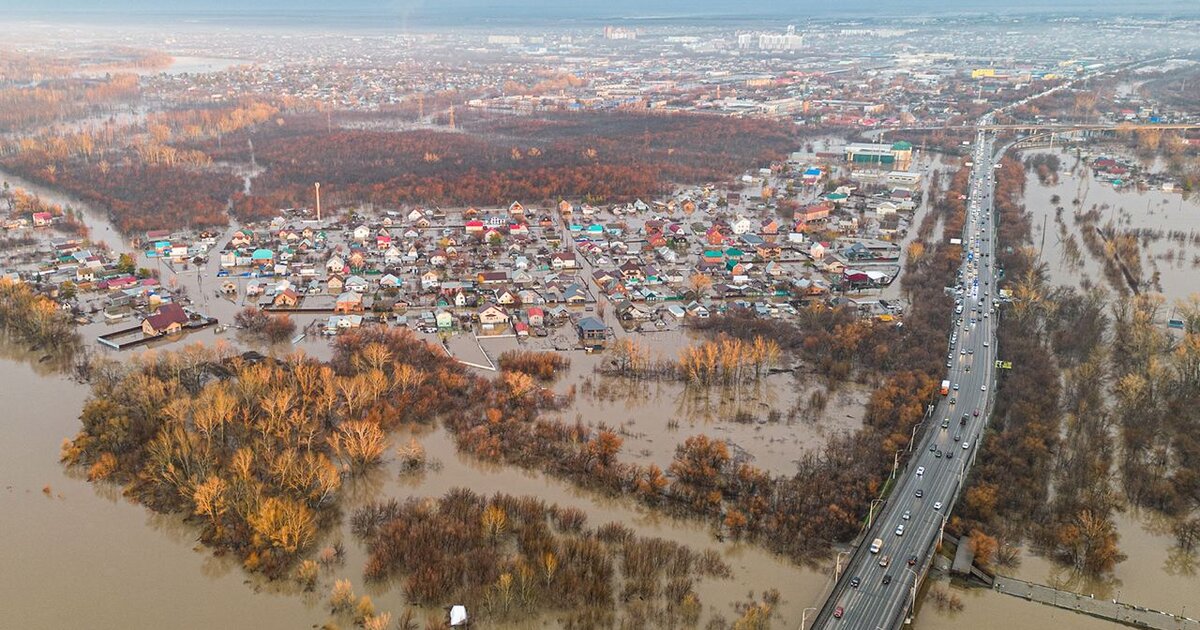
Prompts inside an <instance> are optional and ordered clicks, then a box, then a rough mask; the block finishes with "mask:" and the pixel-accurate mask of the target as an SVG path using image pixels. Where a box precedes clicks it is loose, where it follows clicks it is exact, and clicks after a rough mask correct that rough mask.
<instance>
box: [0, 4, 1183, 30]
mask: <svg viewBox="0 0 1200 630" xmlns="http://www.w3.org/2000/svg"><path fill="white" fill-rule="evenodd" d="M0 8H4V9H5V13H6V15H7V16H8V17H9V18H10V19H14V18H15V19H36V20H49V21H59V20H62V21H71V20H74V19H79V18H89V19H92V18H97V19H102V20H108V19H116V18H120V19H122V20H126V21H127V20H129V19H131V18H132V19H133V20H134V21H135V22H139V21H140V22H158V21H187V22H202V23H203V22H212V23H228V22H230V21H232V22H238V21H240V20H244V19H254V20H259V19H277V20H280V21H282V22H292V23H304V22H306V21H314V22H316V21H325V20H333V21H334V22H341V23H346V22H354V21H355V20H357V19H361V18H367V17H370V18H379V19H384V20H387V19H394V20H398V21H401V22H403V23H407V24H429V25H471V24H475V25H487V24H497V23H510V24H522V23H527V24H540V23H546V22H581V23H589V22H597V21H620V20H631V21H637V20H664V21H671V20H674V19H679V20H685V21H686V20H691V21H696V20H700V21H706V20H709V21H710V20H717V19H721V20H729V21H731V22H737V21H740V20H764V19H767V20H769V19H773V18H777V19H782V20H793V21H802V20H805V19H819V20H830V19H837V18H839V17H844V18H847V19H864V18H872V17H877V18H887V17H908V18H912V17H921V16H947V17H948V16H954V15H973V14H980V13H985V14H986V13H993V14H998V15H1022V14H1038V15H1077V16H1080V17H1088V16H1093V15H1094V16H1100V15H1103V16H1108V17H1111V16H1121V15H1136V16H1140V17H1156V18H1178V17H1195V16H1198V15H1200V3H1196V2H1188V1H1184V0H1167V1H1165V2H1150V1H1147V0H1131V1H1129V2H1120V3H1116V2H1110V3H1105V4H1104V6H1101V7H1097V6H1095V5H1094V3H1093V2H1088V1H1086V0H1062V1H1059V2H1054V3H1047V2H1044V1H1041V0H1036V1H1035V0H1013V1H1004V2H999V1H996V0H961V1H958V2H955V3H953V4H952V5H951V6H947V4H946V3H945V2H942V1H939V0H915V1H911V0H877V1H874V2H871V1H867V0H846V1H844V2H840V3H837V4H836V5H831V4H829V3H824V2H811V1H803V2H794V3H789V4H786V5H780V4H767V3H763V2H761V1H758V0H721V1H717V0H663V1H658V2H653V3H646V2H643V1H638V0H607V1H603V2H598V1H592V0H588V1H582V2H571V3H564V2H561V1H557V0H525V1H517V0H500V1H497V0H440V1H438V2H430V1H427V0H385V1H384V2H371V1H369V0H343V1H341V2H338V3H337V4H336V6H332V7H331V6H330V4H329V3H328V2H320V1H318V0H294V1H290V2H285V1H282V0H258V1H253V2H245V1H241V2H239V1H237V0H208V1H205V0H175V1H173V2H170V3H169V6H164V3H162V2H154V1H153V0H114V1H107V2H104V3H103V4H100V5H97V3H95V2H91V1H89V0H48V1H46V2H42V3H40V4H39V6H38V7H36V8H30V7H29V5H28V4H27V3H26V2H19V1H14V0H0ZM366 24H369V25H372V26H386V23H385V24H380V23H378V22H377V21H374V20H367V21H366ZM366 24H364V25H366Z"/></svg>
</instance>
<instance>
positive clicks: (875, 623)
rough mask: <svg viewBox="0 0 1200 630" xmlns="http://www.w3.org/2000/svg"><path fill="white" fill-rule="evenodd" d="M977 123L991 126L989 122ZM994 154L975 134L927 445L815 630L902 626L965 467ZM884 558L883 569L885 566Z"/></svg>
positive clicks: (977, 367) (987, 277) (988, 359)
mask: <svg viewBox="0 0 1200 630" xmlns="http://www.w3.org/2000/svg"><path fill="white" fill-rule="evenodd" d="M981 122H982V123H986V122H990V116H988V117H985V119H984V120H983V121H981ZM993 150H994V149H993V139H992V138H991V137H990V136H989V135H988V134H986V132H982V131H981V132H980V133H979V134H978V136H977V137H976V141H975V147H974V150H973V153H972V159H973V161H974V167H973V173H972V178H971V186H970V195H969V198H968V202H967V220H966V225H965V227H964V230H963V232H964V234H963V249H964V256H963V265H962V267H961V268H960V270H959V282H958V284H957V285H956V291H957V292H958V294H957V295H956V300H958V302H959V303H958V306H956V310H958V308H959V306H961V312H960V313H957V314H955V316H954V322H953V328H952V332H951V338H950V344H949V346H948V348H947V353H946V368H947V369H946V372H947V375H946V376H945V377H944V378H946V379H948V380H949V381H950V383H951V390H950V392H949V395H947V396H945V397H942V398H941V399H940V400H939V401H938V402H937V405H936V406H935V408H934V411H933V413H932V415H931V416H930V417H929V418H927V419H926V420H925V423H926V426H925V427H924V428H923V429H924V430H923V434H924V437H923V439H922V440H921V441H920V443H919V444H918V445H914V449H917V448H919V449H920V451H919V452H916V453H915V454H914V455H913V457H912V458H911V460H910V462H909V464H908V466H907V467H906V468H905V469H904V470H903V471H901V472H900V473H898V474H897V478H896V482H895V486H894V488H893V490H892V494H891V496H890V498H889V499H888V501H887V503H886V505H884V507H883V509H882V510H881V511H880V512H879V514H878V515H877V516H876V519H875V522H874V523H872V528H871V530H870V532H869V533H868V535H867V537H866V539H865V540H864V541H863V543H862V545H861V546H860V549H858V550H857V551H855V553H854V554H853V555H852V556H851V558H850V561H849V563H848V566H846V568H845V569H844V570H843V571H842V572H841V576H842V579H840V580H838V581H837V582H836V583H835V585H834V590H833V593H832V594H831V595H830V596H829V599H828V600H826V602H825V606H824V607H823V608H822V609H821V611H820V613H819V614H818V615H817V617H816V619H815V621H814V623H813V626H812V627H814V628H854V629H859V628H866V629H874V628H885V629H887V628H894V627H897V626H898V625H899V623H900V622H901V620H902V618H903V616H904V615H905V613H906V611H908V610H909V607H910V606H911V605H912V602H913V601H914V599H915V595H916V587H917V586H918V585H919V584H920V582H921V575H920V574H921V573H922V571H923V570H924V569H925V567H926V566H927V565H928V562H929V561H930V560H931V558H932V551H933V548H934V546H935V545H936V544H937V541H938V536H939V533H940V531H941V528H942V527H943V525H944V520H945V519H946V518H947V517H948V516H949V512H950V508H951V507H952V503H953V501H954V499H955V497H956V495H957V492H958V488H959V485H960V484H961V483H962V481H963V477H964V473H965V469H966V467H968V466H969V464H970V462H971V461H973V459H974V455H975V453H976V451H977V449H978V442H979V438H980V436H981V435H982V433H983V428H984V423H985V422H986V419H987V414H988V411H989V409H988V400H989V396H990V395H991V394H992V392H991V386H992V373H993V365H994V361H995V360H996V357H995V350H996V344H995V325H994V324H995V313H994V309H993V304H994V300H995V298H996V297H997V296H996V278H995V267H994V262H995V240H994V234H993V232H994V228H993V226H994V221H993V220H992V213H993V208H992V190H993V187H994V186H993V177H994V175H993V173H994V169H993V166H994V164H995V162H994V159H995V157H994V155H993ZM901 527H903V531H902V532H901V531H900V528H901ZM876 537H878V538H881V539H883V546H882V549H881V550H880V551H879V552H878V553H870V552H869V550H868V549H867V547H868V546H869V545H870V544H871V541H872V539H874V538H876ZM885 557H886V558H887V560H888V563H887V566H882V561H883V560H884V558H885ZM910 558H911V559H913V562H914V564H913V565H909V560H910ZM885 580H886V581H887V582H888V583H886V584H885V583H884V582H885ZM839 609H840V610H839ZM838 614H840V618H839V617H838V616H837V615H838ZM802 630H803V628H802Z"/></svg>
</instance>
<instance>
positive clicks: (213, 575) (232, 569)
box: [0, 345, 828, 629]
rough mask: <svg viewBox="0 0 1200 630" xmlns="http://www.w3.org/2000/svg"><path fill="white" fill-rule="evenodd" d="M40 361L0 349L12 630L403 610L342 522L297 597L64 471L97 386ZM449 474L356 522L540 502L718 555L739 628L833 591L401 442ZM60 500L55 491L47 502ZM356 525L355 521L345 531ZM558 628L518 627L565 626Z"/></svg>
mask: <svg viewBox="0 0 1200 630" xmlns="http://www.w3.org/2000/svg"><path fill="white" fill-rule="evenodd" d="M38 359H39V357H38V356H37V355H36V354H29V353H25V352H21V351H19V350H16V349H14V348H12V347H11V346H10V345H4V346H2V347H0V379H2V382H3V383H4V387H3V388H0V408H3V409H4V410H5V413H4V414H3V421H2V422H0V481H2V483H3V488H0V514H2V515H3V518H0V545H2V547H0V548H2V549H3V552H2V553H0V557H3V558H4V571H2V572H0V610H3V613H0V615H2V616H0V627H14V628H61V627H68V626H72V625H79V620H81V619H86V620H87V623H86V624H85V625H86V627H88V628H96V629H106V628H153V627H159V628H214V627H217V628H235V627H236V628H242V627H255V628H302V627H311V626H313V625H314V624H316V625H319V624H321V623H323V622H324V621H326V620H327V618H328V615H327V613H326V607H325V600H324V597H325V595H326V594H327V593H328V589H329V587H330V585H331V584H332V582H333V580H334V579H336V578H340V577H345V578H348V579H350V580H351V581H352V582H353V583H354V585H355V590H356V591H357V592H359V593H367V594H370V595H371V597H372V599H373V600H374V601H375V603H376V606H377V607H378V608H379V609H380V610H386V611H392V612H395V613H398V612H400V611H402V610H403V607H404V601H403V595H402V594H401V593H400V591H399V589H398V588H394V587H393V588H388V587H382V586H378V585H366V584H364V583H363V580H362V567H363V565H364V563H365V559H366V555H365V551H364V550H363V549H362V548H361V547H360V546H359V545H358V543H357V542H356V541H355V540H354V539H353V537H352V536H351V535H350V533H349V525H348V523H347V522H343V523H342V525H341V526H340V527H338V528H336V529H335V530H334V531H332V532H329V533H328V535H327V536H326V538H325V539H324V540H323V541H322V543H321V544H323V545H326V544H331V543H332V542H334V541H337V540H341V541H342V542H343V543H344V544H345V547H346V551H347V558H346V563H345V564H344V565H342V566H341V567H339V568H336V569H335V570H334V571H333V572H324V573H323V574H322V577H321V585H320V586H319V587H318V594H316V595H314V594H302V593H296V592H292V590H291V589H290V588H288V587H286V586H284V587H281V586H280V585H277V584H269V583H265V582H263V581H261V580H260V579H259V578H257V577H256V576H250V575H248V574H246V573H245V572H244V571H242V569H241V568H240V566H238V564H237V563H236V562H235V561H231V560H228V559H225V558H218V557H214V556H213V555H212V554H211V553H210V551H209V550H208V549H207V548H204V547H202V546H201V545H200V544H199V543H198V542H197V540H196V535H197V532H198V530H197V529H196V528H195V527H193V526H192V525H191V524H188V523H185V522H184V521H183V520H182V519H180V518H179V517H175V516H162V515H157V514H154V513H152V512H150V511H148V510H146V509H145V508H143V507H142V506H140V505H137V504H134V503H133V502H131V501H129V500H127V499H124V498H123V497H121V496H120V492H119V490H118V489H117V488H115V487H113V486H109V485H104V484H89V483H88V482H87V481H86V480H84V479H82V478H81V477H80V476H79V475H78V474H77V473H75V472H72V471H67V470H64V469H63V468H62V466H60V464H59V463H58V451H59V447H60V445H61V443H62V440H63V439H64V438H66V437H69V436H72V435H74V433H75V432H76V430H77V428H78V415H79V410H80V409H81V408H82V405H83V403H84V401H85V399H86V397H87V394H88V388H87V386H86V385H83V384H80V383H77V382H75V381H73V380H71V379H69V378H66V377H64V376H62V375H60V374H57V373H55V372H54V371H53V370H52V369H50V368H49V367H48V366H46V365H44V364H40V363H38ZM409 437H416V438H417V439H418V440H419V441H420V442H421V443H422V444H423V445H424V446H425V448H426V450H427V452H428V454H429V457H430V458H431V459H433V460H436V461H438V462H439V463H440V467H439V468H438V469H436V470H432V471H429V472H426V473H425V474H423V475H420V476H418V477H405V476H401V475H400V474H399V465H398V462H396V461H390V462H389V463H388V465H387V466H386V467H385V468H384V469H382V470H379V471H377V472H376V474H374V475H370V476H368V477H366V478H364V479H358V480H355V481H353V482H352V483H348V484H347V486H346V489H345V492H346V497H345V501H344V506H345V508H346V514H350V513H352V512H353V510H354V509H356V508H357V507H360V506H361V505H364V504H365V503H367V502H368V501H370V500H372V499H376V500H380V499H386V498H389V497H395V498H399V499H404V498H407V497H413V496H437V495H440V494H442V493H444V492H446V491H447V490H449V489H451V488H453V487H458V486H466V487H469V488H472V489H473V490H475V491H476V492H480V493H485V494H491V493H496V492H505V493H510V494H516V495H536V496H538V497H541V498H543V499H544V500H546V501H548V502H553V503H559V504H561V505H564V506H573V507H577V508H579V509H582V510H583V511H584V512H586V513H587V514H588V517H589V524H590V525H592V526H597V525H600V524H603V523H605V522H609V521H618V522H621V523H624V524H625V525H627V526H628V527H630V528H631V529H633V530H634V531H635V532H637V533H638V534H641V535H648V536H659V537H663V538H667V539H670V540H674V541H677V542H680V543H683V544H686V545H688V546H691V547H692V548H694V549H696V550H704V549H716V550H718V551H719V552H720V553H721V554H722V556H723V557H724V558H725V560H726V561H727V562H728V563H729V564H730V566H731V567H732V568H733V573H734V576H733V578H732V579H729V580H706V581H703V582H701V583H700V584H699V586H698V588H697V591H698V594H699V596H700V599H701V601H702V602H703V603H704V605H705V616H710V615H712V614H714V613H720V614H721V615H723V616H724V617H725V618H726V619H729V620H732V619H734V618H735V617H736V615H735V613H734V610H733V605H734V603H735V602H738V601H742V600H745V599H747V597H748V596H749V595H750V594H751V593H753V594H754V595H755V596H761V594H762V592H763V591H765V590H767V589H770V588H778V589H779V590H780V592H781V593H782V595H783V601H782V602H781V604H780V606H779V608H778V612H779V615H780V617H779V618H780V619H783V620H786V621H785V622H784V625H789V624H790V623H791V621H790V620H793V619H797V618H799V615H800V612H801V610H802V609H803V608H804V607H806V606H811V605H813V603H814V602H816V601H817V600H818V599H819V598H820V594H821V592H822V590H823V589H824V588H825V586H826V585H827V583H828V576H827V574H826V573H825V572H823V571H821V570H813V569H808V568H803V567H798V566H796V565H794V564H792V563H790V562H788V561H786V560H784V559H782V558H780V557H778V556H775V555H773V554H771V553H768V552H767V551H764V550H763V549H762V548H760V547H757V546H754V545H748V544H735V543H726V542H720V541H717V540H716V539H715V538H714V537H713V536H712V534H711V532H710V530H709V529H708V528H707V527H706V526H705V525H703V524H701V523H698V522H695V521H688V520H679V519H675V518H671V517H667V516H663V515H662V514H658V513H655V512H652V511H650V510H648V509H646V508H644V507H642V506H639V505H637V504H636V503H634V502H632V501H627V500H623V499H613V498H606V497H600V496H597V495H595V494H594V493H591V492H588V491H582V490H579V489H577V488H575V487H574V486H572V485H570V484H567V483H564V482H561V481H558V480H556V479H553V478H549V477H546V476H545V475H541V474H538V473H533V472H529V471H523V470H517V469H513V468H509V467H503V466H495V465H489V464H484V463H481V462H479V461H477V460H474V459H472V458H469V457H466V456H463V455H460V454H459V453H458V452H457V451H456V450H455V447H454V443H453V439H452V438H451V436H449V435H448V434H447V433H446V432H444V431H443V430H441V429H440V428H420V429H417V430H416V431H415V432H411V433H410V432H408V431H402V432H400V433H398V434H397V435H395V436H394V440H393V442H394V443H406V442H407V441H408V439H409ZM43 489H48V492H43ZM345 520H348V519H344V521H345ZM556 626H557V620H556V619H554V618H553V617H552V616H548V617H544V618H541V619H538V620H536V621H533V622H530V623H527V624H520V625H519V626H518V627H522V628H525V627H556Z"/></svg>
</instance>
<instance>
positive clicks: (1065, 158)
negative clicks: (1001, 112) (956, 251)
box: [1021, 149, 1200, 304]
mask: <svg viewBox="0 0 1200 630" xmlns="http://www.w3.org/2000/svg"><path fill="white" fill-rule="evenodd" d="M1051 152H1052V153H1053V154H1055V155H1057V156H1058V158H1059V160H1060V161H1061V164H1062V167H1061V169H1060V172H1059V181H1058V183H1057V185H1043V184H1042V183H1041V182H1039V181H1038V179H1037V177H1036V175H1034V174H1033V173H1029V174H1028V181H1027V184H1026V189H1025V207H1026V209H1027V210H1028V211H1029V213H1030V215H1031V222H1032V226H1033V245H1034V247H1036V248H1039V249H1040V250H1041V252H1042V260H1043V261H1045V262H1046V263H1047V265H1048V268H1049V273H1050V281H1051V282H1052V283H1055V284H1061V285H1067V286H1079V283H1080V282H1081V281H1082V279H1083V278H1085V277H1086V278H1088V279H1089V280H1090V281H1091V282H1092V283H1093V284H1098V283H1105V282H1106V281H1105V278H1104V274H1103V271H1102V269H1103V267H1102V263H1101V262H1099V261H1097V260H1095V258H1093V257H1092V256H1091V254H1090V253H1089V252H1088V251H1087V248H1086V247H1085V246H1084V245H1083V241H1082V239H1081V238H1080V236H1079V230H1080V226H1078V225H1077V224H1076V223H1075V220H1074V217H1073V212H1074V211H1076V210H1079V211H1082V212H1087V211H1088V210H1090V209H1092V208H1093V207H1096V208H1097V209H1098V210H1099V211H1100V212H1101V219H1100V221H1099V222H1098V223H1099V225H1101V226H1103V225H1104V224H1105V223H1107V222H1108V221H1109V220H1110V219H1111V220H1112V221H1113V223H1114V224H1115V225H1116V226H1117V227H1118V228H1119V229H1122V230H1129V229H1138V228H1144V229H1149V230H1158V231H1162V232H1163V238H1161V239H1158V240H1152V241H1149V243H1148V244H1147V243H1146V242H1145V241H1142V242H1141V243H1140V244H1141V245H1142V247H1141V248H1140V251H1141V266H1142V278H1143V279H1145V280H1150V279H1152V276H1153V274H1154V272H1155V271H1158V272H1159V284H1160V285H1161V290H1160V291H1157V292H1159V293H1162V294H1163V295H1164V296H1165V297H1166V298H1167V302H1168V304H1172V303H1174V302H1175V301H1176V300H1178V299H1181V298H1185V297H1187V296H1188V295H1190V294H1191V293H1194V292H1196V291H1197V290H1200V286H1198V285H1197V283H1196V273H1197V272H1198V271H1200V264H1197V262H1200V259H1198V258H1196V257H1197V256H1198V255H1200V244H1192V243H1191V237H1192V235H1200V199H1198V198H1197V197H1196V196H1192V197H1190V198H1186V199H1185V198H1184V197H1183V195H1182V194H1180V193H1178V192H1164V191H1162V190H1136V189H1132V188H1121V189H1116V188H1113V187H1112V185H1110V184H1108V183H1106V182H1103V181H1101V180H1098V179H1095V178H1093V177H1092V175H1091V170H1090V169H1088V168H1086V166H1085V165H1084V164H1083V162H1082V161H1080V160H1079V159H1078V158H1077V157H1076V156H1075V155H1074V154H1071V153H1068V152H1067V151H1066V150H1063V149H1057V150H1053V151H1050V150H1043V151H1037V152H1034V151H1027V152H1024V153H1022V154H1021V155H1022V157H1023V158H1024V157H1028V156H1031V155H1036V154H1037V153H1051ZM1054 195H1058V196H1059V201H1058V203H1057V204H1054V203H1051V198H1052V197H1053V196H1054ZM1075 199H1079V200H1080V204H1079V205H1078V206H1075V205H1073V201H1074V200H1075ZM1059 206H1061V207H1062V208H1063V213H1062V219H1061V221H1062V226H1061V227H1060V226H1059V225H1058V224H1056V222H1055V213H1056V208H1057V207H1059ZM1043 225H1044V226H1045V234H1044V237H1043V232H1042V227H1043ZM1063 230H1065V235H1064V234H1063V233H1062V231H1063ZM1171 231H1178V232H1183V233H1185V234H1186V235H1187V238H1186V241H1185V242H1184V243H1180V242H1179V241H1177V240H1171V239H1169V238H1167V236H1166V233H1168V232H1171ZM1071 237H1074V240H1075V242H1076V243H1077V244H1078V247H1079V251H1080V253H1081V254H1082V260H1081V261H1078V262H1077V263H1073V261H1072V257H1071V256H1070V255H1069V254H1068V250H1069V249H1070V246H1069V245H1067V241H1068V240H1070V239H1071Z"/></svg>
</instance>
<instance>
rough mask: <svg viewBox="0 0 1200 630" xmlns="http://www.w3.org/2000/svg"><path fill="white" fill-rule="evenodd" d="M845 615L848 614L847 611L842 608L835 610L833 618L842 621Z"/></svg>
mask: <svg viewBox="0 0 1200 630" xmlns="http://www.w3.org/2000/svg"><path fill="white" fill-rule="evenodd" d="M844 614H846V609H845V608H844V607H842V606H838V607H837V608H834V609H833V616H834V617H835V618H837V619H841V618H842V615H844Z"/></svg>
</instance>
